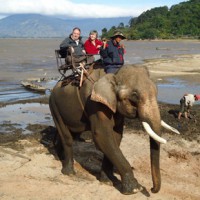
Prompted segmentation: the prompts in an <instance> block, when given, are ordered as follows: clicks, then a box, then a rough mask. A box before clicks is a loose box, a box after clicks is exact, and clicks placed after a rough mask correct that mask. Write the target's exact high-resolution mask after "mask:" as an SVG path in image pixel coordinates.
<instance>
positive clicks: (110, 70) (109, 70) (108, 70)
mask: <svg viewBox="0 0 200 200" xmlns="http://www.w3.org/2000/svg"><path fill="white" fill-rule="evenodd" d="M121 67H122V65H106V66H105V72H106V73H107V74H108V73H111V74H114V73H115V72H117V71H118V70H119V69H120V68H121Z"/></svg>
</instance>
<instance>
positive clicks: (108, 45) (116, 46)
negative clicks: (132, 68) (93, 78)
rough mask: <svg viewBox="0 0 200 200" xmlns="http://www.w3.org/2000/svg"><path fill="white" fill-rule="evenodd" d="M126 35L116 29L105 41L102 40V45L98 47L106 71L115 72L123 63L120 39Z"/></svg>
mask: <svg viewBox="0 0 200 200" xmlns="http://www.w3.org/2000/svg"><path fill="white" fill-rule="evenodd" d="M125 38H126V37H125V36H124V35H123V34H122V33H121V32H119V31H116V32H115V33H114V35H113V36H112V37H111V39H110V40H109V41H108V42H107V41H105V40H103V46H102V47H101V48H100V55H101V57H102V60H103V64H104V66H105V72H106V73H115V72H116V71H117V70H118V69H119V68H120V67H122V66H123V64H124V53H125V49H124V45H121V44H120V42H121V40H123V39H125Z"/></svg>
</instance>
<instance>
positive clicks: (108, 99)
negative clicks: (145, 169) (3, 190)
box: [91, 65, 178, 192]
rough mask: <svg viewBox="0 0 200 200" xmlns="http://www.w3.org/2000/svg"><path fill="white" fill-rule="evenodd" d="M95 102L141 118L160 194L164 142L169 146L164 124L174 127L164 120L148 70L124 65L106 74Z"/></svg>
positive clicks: (95, 91) (94, 95)
mask: <svg viewBox="0 0 200 200" xmlns="http://www.w3.org/2000/svg"><path fill="white" fill-rule="evenodd" d="M91 99H92V100H93V101H96V102H100V103H102V104H104V105H106V106H107V107H108V108H110V110H112V112H113V113H116V112H118V113H120V114H122V115H123V116H124V117H127V118H136V117H139V119H140V120H141V123H142V124H143V126H144V129H145V130H146V131H147V132H148V134H149V135H150V151H151V172H152V179H153V188H152V192H158V191H159V190H160V187H161V176H160V167H159V159H160V143H166V140H165V139H163V138H161V136H160V135H161V125H162V126H164V127H165V128H168V129H170V130H172V128H171V127H170V126H168V125H167V124H166V123H164V122H163V121H162V120H161V117H160V111H159V107H158V103H157V88H156V86H155V84H154V83H153V81H152V80H151V79H150V78H149V73H148V70H147V69H146V68H144V67H141V66H135V65H134V66H123V67H122V68H121V69H120V70H119V71H118V72H117V73H116V74H106V75H105V76H104V77H102V78H101V79H99V80H98V81H97V82H96V83H95V84H94V87H93V91H92V94H91ZM174 131H176V132H177V133H178V131H177V130H176V129H174Z"/></svg>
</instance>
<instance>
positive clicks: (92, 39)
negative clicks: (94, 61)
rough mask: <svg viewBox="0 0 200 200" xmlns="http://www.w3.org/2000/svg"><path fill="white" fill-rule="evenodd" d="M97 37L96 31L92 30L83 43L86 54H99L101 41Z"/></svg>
mask: <svg viewBox="0 0 200 200" xmlns="http://www.w3.org/2000/svg"><path fill="white" fill-rule="evenodd" d="M97 37H98V33H97V31H95V30H93V31H91V32H90V35H89V38H88V39H87V40H86V41H85V43H84V48H85V51H86V53H87V54H92V55H95V54H99V50H100V47H101V46H102V44H103V43H102V42H101V41H100V40H98V39H97Z"/></svg>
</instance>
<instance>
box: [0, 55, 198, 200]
mask: <svg viewBox="0 0 200 200" xmlns="http://www.w3.org/2000/svg"><path fill="white" fill-rule="evenodd" d="M144 65H145V66H146V67H147V68H148V69H149V71H150V76H151V78H152V79H153V80H154V81H155V82H158V81H165V79H166V77H172V76H173V77H179V78H181V79H186V80H188V81H191V82H196V83H200V55H179V56H175V57H174V58H170V59H168V58H167V59H164V58H162V59H155V60H147V61H146V62H145V64H144ZM5 73H6V72H5ZM38 74H39V73H38ZM26 75H27V74H26V73H24V78H25V77H26ZM7 76H8V77H9V74H7ZM20 76H23V73H22V74H20ZM20 78H21V77H20ZM199 93H200V91H199ZM25 102H29V103H30V102H39V103H45V104H47V103H48V100H47V99H35V100H28V101H24V102H23V103H25ZM159 106H160V111H161V116H162V119H163V120H164V121H166V122H167V123H168V124H170V125H172V126H173V127H175V128H178V129H179V131H180V132H181V135H175V134H173V133H170V132H168V131H166V130H163V137H164V138H166V139H167V141H168V142H167V144H165V145H161V158H160V162H161V176H162V186H161V190H160V192H159V193H157V194H153V193H151V187H152V180H151V172H150V160H149V138H148V136H147V135H146V134H145V133H144V131H143V129H141V125H140V124H139V122H138V121H134V120H131V121H127V122H126V128H125V133H124V137H123V140H122V144H121V150H122V152H123V153H124V155H125V157H126V158H127V160H128V161H129V163H130V164H131V166H132V168H133V172H134V175H135V177H136V179H137V180H138V182H139V183H140V184H141V185H142V186H143V187H144V190H143V191H142V192H140V193H137V194H133V195H123V194H122V193H121V192H120V187H121V186H120V181H119V182H118V183H116V185H114V186H109V185H104V184H102V183H100V182H99V181H98V180H97V178H96V174H97V173H98V171H99V170H100V160H101V159H102V155H101V153H100V152H99V151H97V150H96V149H95V147H94V144H93V142H92V141H86V142H83V141H75V142H74V154H75V170H76V175H75V176H70V177H69V176H65V175H63V174H62V173H61V161H60V160H59V159H58V157H57V155H56V152H55V148H54V146H53V143H52V140H53V139H52V138H53V136H54V134H55V128H54V127H53V126H47V125H38V124H31V123H30V125H29V128H30V126H31V127H32V132H33V134H32V135H22V134H21V132H20V131H18V132H17V131H16V130H13V131H16V134H14V135H13V136H6V135H5V134H4V135H3V134H2V135H0V137H1V138H0V141H1V142H0V169H1V170H0V199H2V200H10V199H17V200H23V199H24V200H27V199H29V200H38V199H41V200H64V199H65V200H66V199H69V200H73V199H74V200H75V199H79V200H92V199H95V200H104V199H109V200H122V199H123V200H130V199H137V200H147V199H149V200H150V199H153V200H154V199H155V200H161V199H162V200H172V199H173V200H198V199H199V198H200V190H199V188H200V131H199V130H200V106H197V105H195V106H194V108H193V110H192V113H193V116H194V117H193V118H192V119H189V120H186V119H184V118H182V119H181V120H180V121H178V120H177V118H176V116H177V112H178V109H179V106H177V105H171V104H159ZM10 128H12V127H10ZM116 177H117V178H118V180H120V177H119V175H118V174H117V173H116Z"/></svg>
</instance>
